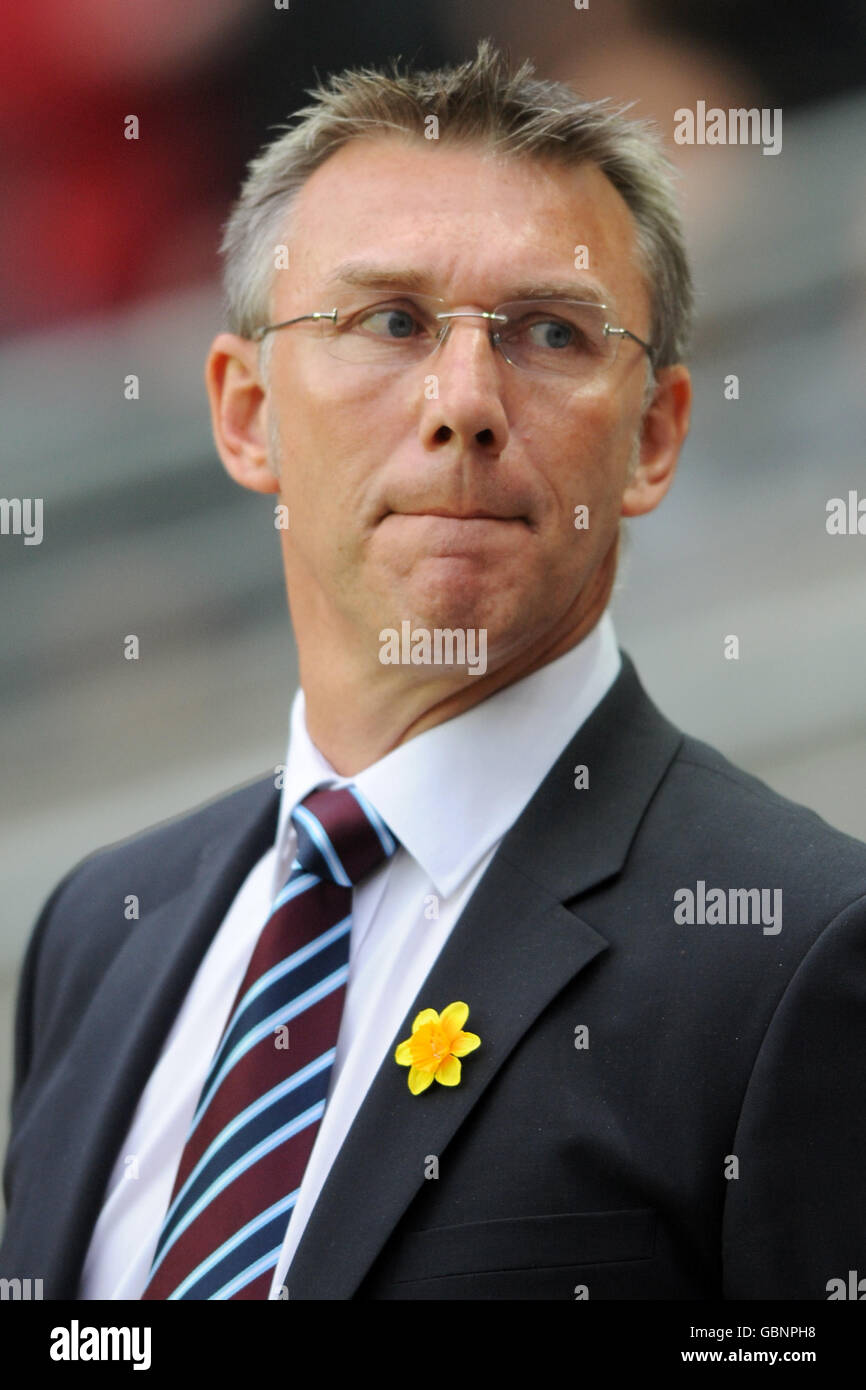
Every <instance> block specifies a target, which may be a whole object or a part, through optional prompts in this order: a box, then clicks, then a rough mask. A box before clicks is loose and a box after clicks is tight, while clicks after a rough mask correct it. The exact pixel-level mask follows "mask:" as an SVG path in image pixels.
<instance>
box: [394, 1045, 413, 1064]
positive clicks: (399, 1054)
mask: <svg viewBox="0 0 866 1390" xmlns="http://www.w3.org/2000/svg"><path fill="white" fill-rule="evenodd" d="M394 1061H395V1062H399V1063H400V1066H401V1067H411V1065H412V1039H411V1038H407V1039H406V1041H405V1042H401V1043H398V1044H397V1050H396V1052H395V1053H394Z"/></svg>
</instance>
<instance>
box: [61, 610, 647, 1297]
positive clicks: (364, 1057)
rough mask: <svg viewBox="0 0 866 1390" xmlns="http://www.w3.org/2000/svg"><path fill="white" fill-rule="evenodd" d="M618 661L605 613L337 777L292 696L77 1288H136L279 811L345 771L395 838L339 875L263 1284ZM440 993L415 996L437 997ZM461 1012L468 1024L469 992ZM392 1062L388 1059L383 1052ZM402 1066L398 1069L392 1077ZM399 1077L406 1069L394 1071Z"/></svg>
mask: <svg viewBox="0 0 866 1390" xmlns="http://www.w3.org/2000/svg"><path fill="white" fill-rule="evenodd" d="M620 665H621V661H620V655H619V651H618V648H617V644H616V636H615V633H614V628H613V620H612V619H611V617H610V615H609V613H605V614H604V616H603V617H602V619H601V621H600V622H599V623H598V624H597V626H596V627H595V628H594V629H593V631H592V632H591V633H590V634H589V635H588V636H587V637H586V638H584V640H583V641H582V642H580V643H579V644H578V645H577V646H576V647H573V648H572V649H571V650H570V651H568V652H566V653H565V655H564V656H561V657H558V658H557V660H555V661H552V662H550V663H549V664H548V665H547V666H543V667H541V669H540V670H538V671H534V672H533V673H532V674H531V675H529V676H525V677H524V678H523V679H522V680H519V681H516V682H515V683H514V684H513V685H509V686H506V687H505V688H504V689H502V690H499V691H497V692H496V693H495V694H494V695H491V696H490V697H489V698H488V699H486V700H483V701H482V702H481V703H480V704H478V705H475V706H474V707H473V708H472V709H470V710H467V711H466V713H465V714H461V715H458V716H457V717H456V718H454V719H450V720H447V721H446V722H445V723H443V724H438V725H437V726H436V727H435V728H433V729H428V730H426V731H425V732H424V733H421V734H418V735H417V736H416V737H415V738H413V739H410V740H409V741H408V742H407V743H405V744H402V745H401V746H400V747H398V748H395V749H394V750H393V751H392V752H390V753H388V754H386V755H385V757H384V758H380V759H379V761H378V762H376V763H373V764H372V765H371V766H370V767H367V768H365V769H364V770H363V772H360V773H358V774H357V775H356V776H355V777H352V778H346V777H340V776H339V775H338V774H337V773H336V772H335V771H334V769H333V768H332V767H331V765H330V763H328V761H327V760H326V759H325V758H324V757H323V756H322V754H321V753H320V752H319V750H318V749H317V748H316V747H315V745H314V744H313V743H312V741H311V739H310V737H309V734H308V733H307V727H306V721H305V716H304V696H303V692H302V691H301V690H299V691H298V692H297V694H296V696H295V699H294V702H293V705H292V710H291V717H290V730H289V744H288V752H287V757H286V765H285V774H284V782H283V788H282V795H281V800H280V810H279V819H278V826H277V835H276V840H275V843H274V845H273V846H272V847H271V848H270V849H269V850H268V851H267V852H266V854H264V855H263V857H262V858H261V859H260V860H259V862H258V863H257V864H256V865H255V866H254V867H253V868H252V869H251V870H250V872H249V874H248V875H247V878H246V879H245V880H244V883H243V884H242V886H241V888H240V890H239V892H238V893H237V896H236V897H235V899H234V901H233V903H232V905H231V907H230V908H229V910H228V913H227V914H226V917H225V919H224V920H223V922H222V925H221V926H220V928H219V930H218V931H217V933H216V935H215V936H214V938H213V940H212V942H211V945H210V947H209V948H208V951H207V953H206V954H205V956H204V957H203V959H202V962H201V964H200V966H199V969H198V971H197V972H196V975H195V978H194V980H193V982H192V985H191V987H190V989H189V991H188V993H187V995H186V998H185V1000H184V1002H183V1004H182V1006H181V1009H180V1012H179V1013H178V1015H177V1018H176V1019H175V1022H174V1025H173V1026H172V1029H171V1031H170V1033H169V1034H168V1036H167V1038H166V1040H165V1043H164V1046H163V1049H162V1052H161V1054H160V1057H159V1060H158V1062H157V1064H156V1066H155V1068H154V1070H153V1072H152V1073H151V1076H150V1079H149V1081H148V1083H147V1085H146V1087H145V1089H144V1091H143V1092H142V1094H141V1098H140V1100H139V1103H138V1107H137V1109H136V1111H135V1115H134V1116H133V1120H132V1123H131V1125H130V1128H129V1131H128V1133H127V1136H126V1139H125V1141H124V1143H123V1145H122V1147H121V1150H120V1153H119V1155H118V1158H117V1162H116V1163H115V1166H114V1169H113V1172H112V1174H111V1177H110V1179H109V1183H108V1187H107V1189H106V1196H105V1199H104V1203H103V1206H102V1209H101V1212H100V1215H99V1218H98V1220H97V1222H96V1226H95V1228H94V1232H93V1236H92V1238H91V1242H90V1247H89V1250H88V1253H87V1257H86V1259H85V1263H84V1268H83V1273H82V1278H81V1282H80V1286H79V1295H78V1296H79V1298H81V1299H103V1298H105V1299H138V1298H140V1297H141V1293H142V1291H143V1289H144V1287H145V1285H146V1284H147V1279H148V1274H149V1271H150V1265H151V1261H152V1259H153V1252H154V1249H155V1246H156V1241H157V1237H158V1235H159V1231H160V1227H161V1225H162V1220H163V1216H164V1215H165V1211H166V1208H167V1206H168V1202H169V1197H170V1195H171V1189H172V1186H173V1184H174V1175H175V1172H176V1171H177V1167H178V1164H179V1162H180V1157H181V1154H182V1152H183V1148H184V1144H185V1142H186V1138H187V1134H188V1131H189V1125H190V1122H191V1119H192V1115H193V1113H194V1111H195V1108H196V1104H197V1102H198V1099H199V1096H200V1093H201V1088H202V1085H203V1083H204V1078H205V1076H206V1074H207V1070H208V1067H209V1064H210V1060H211V1057H212V1056H213V1053H214V1050H215V1048H216V1045H217V1043H218V1041H219V1038H220V1035H221V1033H222V1030H223V1027H224V1025H225V1022H226V1017H227V1014H228V1011H229V1008H230V1006H231V1003H232V1001H233V999H234V997H235V993H236V991H237V989H238V987H239V985H240V982H241V980H242V978H243V976H244V973H245V971H246V967H247V965H248V963H249V960H250V957H251V955H252V953H253V950H254V948H255V944H256V942H257V940H258V937H259V934H260V932H261V930H262V927H263V926H264V924H265V922H266V920H267V918H268V916H269V915H270V908H271V903H272V902H273V900H274V898H275V897H276V895H277V893H278V892H279V890H280V889H281V888H282V887H283V885H284V884H285V882H286V880H287V878H288V876H289V873H290V870H291V864H292V860H293V858H294V853H295V833H294V829H293V827H292V824H291V820H290V816H291V812H292V810H293V809H294V807H295V806H296V805H297V803H298V802H299V801H302V800H303V798H304V797H305V796H307V795H308V794H309V793H310V792H311V791H313V790H314V788H315V787H317V786H320V785H322V784H323V783H327V784H329V785H334V786H345V785H346V784H347V783H348V782H352V783H354V784H356V785H357V786H358V787H359V788H360V790H361V791H362V792H363V793H364V795H365V796H366V797H367V799H368V800H369V801H370V802H371V803H372V805H373V806H374V807H375V808H376V810H377V811H378V812H379V814H380V815H381V816H382V818H383V819H384V820H385V822H386V823H387V825H388V826H389V827H390V829H391V831H392V832H393V834H394V836H395V837H396V839H397V840H398V842H399V847H398V849H397V851H396V853H395V854H394V855H393V856H392V857H391V859H389V860H387V861H386V862H385V863H384V864H383V865H382V867H381V868H379V869H377V870H376V871H375V872H374V873H372V874H370V875H369V877H368V878H367V879H366V880H365V881H364V882H363V883H362V884H361V885H359V887H357V888H356V889H355V890H354V893H353V897H352V929H351V941H350V959H349V980H348V984H347V989H346V998H345V1004H344V1009H343V1016H342V1022H341V1026H340V1035H339V1040H338V1044H337V1052H336V1057H335V1060H334V1066H333V1069H332V1074H331V1078H330V1089H329V1093H328V1102H327V1107H326V1110H325V1114H324V1117H323V1119H322V1122H321V1124H320V1126H319V1131H318V1134H317V1136H316V1141H315V1144H314V1147H313V1150H312V1153H311V1155H310V1159H309V1162H308V1164H307V1167H306V1169H305V1172H304V1177H303V1181H302V1183H301V1187H300V1191H299V1194H298V1200H297V1204H296V1206H295V1208H294V1211H293V1212H292V1214H291V1220H290V1221H289V1224H288V1229H287V1232H286V1237H285V1241H284V1243H283V1248H282V1251H281V1254H280V1259H279V1261H278V1263H277V1266H276V1269H275V1271H274V1279H273V1282H272V1286H271V1293H270V1297H271V1298H278V1297H279V1289H280V1285H281V1284H283V1283H285V1282H286V1272H287V1270H288V1268H289V1266H290V1264H291V1261H292V1257H293V1256H294V1253H295V1250H296V1248H297V1246H298V1243H299V1241H300V1238H301V1236H302V1234H303V1231H304V1227H305V1226H306V1224H307V1221H308V1219H309V1216H310V1213H311V1211H312V1209H313V1206H314V1205H315V1202H316V1199H317V1198H318V1196H319V1193H320V1191H321V1189H322V1186H323V1184H324V1182H325V1179H326V1178H327V1176H328V1173H329V1171H330V1168H331V1165H332V1164H333V1162H334V1159H335V1158H336V1156H337V1153H338V1152H339V1149H340V1147H341V1145H342V1143H343V1140H344V1139H345V1137H346V1135H347V1134H348V1132H349V1129H350V1127H351V1124H352V1121H353V1120H354V1118H355V1114H356V1112H357V1110H358V1108H359V1106H360V1104H361V1101H362V1100H363V1098H364V1096H365V1094H366V1092H367V1090H368V1089H369V1087H370V1085H371V1083H372V1081H373V1079H374V1077H375V1075H376V1073H377V1071H378V1070H379V1067H380V1065H381V1063H382V1061H383V1059H384V1058H385V1057H386V1056H387V1055H388V1054H389V1053H390V1052H391V1051H392V1049H393V1047H394V1045H395V1041H399V1039H398V1038H397V1036H396V1035H397V1032H398V1030H399V1029H400V1028H401V1027H402V1026H403V1025H404V1019H405V1016H406V1014H407V1012H408V1010H409V1009H410V1007H411V1005H412V1003H413V1001H414V999H415V997H416V995H417V993H418V991H419V989H420V988H421V986H422V985H423V983H424V980H425V979H426V977H427V975H428V974H429V972H430V970H431V968H432V966H433V964H434V962H435V960H436V958H437V956H438V955H439V952H440V951H441V950H442V947H443V946H444V944H445V942H446V941H447V939H448V936H449V935H450V933H451V930H452V928H453V927H454V925H455V923H456V922H457V920H458V918H459V917H460V914H461V913H462V911H463V908H464V907H465V905H466V903H467V902H468V900H469V898H470V896H471V894H472V892H473V890H474V888H475V886H476V884H477V883H478V881H479V879H480V878H481V875H482V874H483V873H484V870H485V869H486V868H487V865H488V864H489V862H490V860H491V858H492V857H493V855H494V853H495V852H496V849H497V847H498V845H499V842H500V840H501V839H502V837H503V835H504V834H505V832H506V831H507V830H508V829H509V828H510V826H511V825H513V823H514V821H515V820H516V819H517V817H518V816H519V815H520V812H521V811H522V810H523V808H524V807H525V806H526V804H527V802H528V801H529V800H530V799H531V797H532V795H533V793H534V792H535V791H536V790H537V788H538V786H539V785H540V783H541V781H542V780H543V778H544V776H545V775H546V773H547V772H548V771H549V770H550V768H551V767H552V765H553V763H554V762H555V761H556V759H557V757H558V756H559V754H560V753H561V752H562V750H563V748H564V747H565V746H566V744H567V743H568V742H569V741H570V740H571V739H572V738H573V737H574V734H575V733H576V731H577V729H578V728H579V727H580V726H581V724H583V723H584V722H585V721H586V719H587V718H588V717H589V715H590V714H591V713H592V711H593V710H594V709H595V707H596V705H597V704H598V703H599V701H600V700H601V699H602V697H603V696H604V695H605V693H606V692H607V690H608V689H609V688H610V686H611V685H612V684H613V682H614V680H615V679H616V676H617V674H618V672H619V669H620ZM452 1002H453V1001H452V1000H450V999H425V1000H423V1001H422V1004H423V1006H424V1007H425V1008H433V1009H443V1008H444V1007H445V1006H446V1005H447V1004H450V1003H452ZM466 1002H467V1003H468V1004H469V1006H470V1014H469V1020H468V1024H467V1026H468V1027H469V1028H471V1027H472V1013H471V1008H472V1001H471V1000H467V1001H466ZM394 1065H395V1067H396V1065H397V1064H396V1062H395V1064H394ZM403 1076H404V1073H403V1072H402V1070H401V1077H403ZM404 1084H405V1081H404Z"/></svg>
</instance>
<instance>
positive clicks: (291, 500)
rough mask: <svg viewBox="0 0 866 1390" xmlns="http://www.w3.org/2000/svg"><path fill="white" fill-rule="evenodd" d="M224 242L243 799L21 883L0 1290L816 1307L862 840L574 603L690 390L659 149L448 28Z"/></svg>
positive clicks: (856, 991)
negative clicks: (267, 564) (258, 689)
mask: <svg viewBox="0 0 866 1390" xmlns="http://www.w3.org/2000/svg"><path fill="white" fill-rule="evenodd" d="M225 252H226V257H227V274H226V282H227V289H228V299H229V323H230V328H231V331H230V332H227V333H222V334H220V335H219V336H218V337H217V339H216V341H215V342H214V344H213V346H212V349H211V353H210V356H209V359H208V365H207V385H208V391H209V395H210V401H211V410H212V418H213V426H214V435H215V439H216V443H217V448H218V450H219V453H220V456H221V458H222V460H223V463H224V464H225V466H226V468H227V469H228V471H229V473H230V474H231V476H232V477H233V478H234V479H235V480H236V481H237V482H239V483H240V484H241V485H242V486H245V487H248V488H251V489H253V490H257V491H260V492H262V493H265V494H272V495H274V496H275V497H276V498H278V501H277V502H276V508H277V510H276V513H275V515H276V518H277V521H278V525H279V535H280V539H281V545H282V554H283V560H284V568H285V573H286V582H287V591H288V599H289V605H290V609H291V616H292V623H293V626H294V631H295V635H296V638H297V644H298V651H299V658H300V674H301V690H300V691H299V692H298V694H297V696H296V698H295V701H294V704H293V706H292V717H291V736H290V742H289V749H288V757H287V764H286V769H285V778H284V785H282V787H281V788H280V789H275V787H274V784H273V781H272V779H265V780H263V781H260V782H257V783H254V784H253V785H252V786H249V787H245V788H242V789H240V790H239V791H236V792H233V793H232V794H230V795H228V796H227V797H225V798H223V799H221V800H219V801H217V802H215V803H213V804H211V805H209V806H206V807H204V808H203V809H199V810H197V811H195V812H193V813H192V814H189V815H187V816H186V817H184V818H183V819H181V820H178V821H175V822H172V823H171V824H169V825H165V826H160V827H157V828H156V829H154V830H151V831H149V832H148V833H146V834H145V835H143V836H141V837H138V838H136V839H135V840H133V841H131V842H128V843H125V844H122V845H118V846H114V847H112V848H110V849H108V850H105V851H103V852H102V853H100V854H99V855H97V856H95V857H92V858H91V859H89V860H87V861H86V862H85V863H84V864H82V865H80V866H78V867H77V868H76V869H74V870H73V871H72V872H71V873H70V874H69V875H68V876H67V878H66V879H65V880H64V881H63V882H62V883H61V884H60V885H59V887H58V888H57V889H56V890H55V892H54V894H53V895H52V897H51V898H50V900H49V902H48V903H47V905H46V907H45V909H44V911H43V914H42V917H41V919H40V922H39V923H38V925H37V928H36V931H35V933H34V936H33V940H32V943H31V946H30V949H29V952H28V956H27V960H26V962H25V967H24V972H23V978H22V984H21V993H20V1005H19V1012H18V1024H17V1038H16V1053H17V1055H16V1063H17V1066H16V1084H15V1097H14V1105H13V1136H12V1141H11V1144H10V1149H9V1156H8V1162H7V1172H6V1184H7V1196H8V1203H9V1219H8V1226H7V1232H6V1237H5V1243H4V1246H3V1261H2V1273H3V1275H5V1276H7V1277H22V1278H23V1277H28V1276H29V1277H41V1278H42V1279H43V1280H44V1288H45V1294H46V1296H48V1297H52V1298H70V1297H78V1298H82V1299H92V1298H103V1297H107V1298H127V1299H137V1298H141V1297H144V1298H145V1299H153V1298H158V1299H164V1298H189V1299H205V1298H208V1299H218V1300H220V1299H230V1298H231V1299H261V1298H268V1297H270V1298H280V1297H289V1298H291V1299H348V1298H388V1299H391V1298H408V1299H418V1298H420V1299H424V1298H432V1299H450V1298H482V1299H484V1298H494V1297H500V1298H501V1297H505V1298H519V1299H539V1298H553V1299H563V1298H565V1299H574V1298H592V1299H645V1298H651V1299H681V1298H689V1299H691V1298H720V1297H724V1298H730V1299H740V1298H744V1299H762V1298H786V1299H801V1298H806V1299H821V1298H826V1297H827V1292H828V1289H829V1288H830V1281H832V1280H834V1279H837V1278H839V1277H842V1278H845V1277H847V1271H849V1270H850V1269H856V1268H857V1267H858V1261H859V1262H862V1258H863V1250H864V1234H866V1230H864V1228H866V1216H864V1211H866V1203H864V1200H863V1198H864V1186H866V1183H864V1176H863V1164H862V1154H863V1152H864V1142H863V1141H864V1137H866V1135H864V1129H866V1121H864V1110H863V1105H862V1096H863V1093H864V1082H866V1062H864V1057H866V1048H864V1046H863V1043H864V1041H866V1038H864V1033H866V1028H864V1007H863V1006H864V994H866V983H864V968H863V967H864V950H866V847H864V846H863V845H861V844H859V843H857V842H855V841H853V840H851V839H849V838H847V837H845V836H843V835H841V834H839V833H837V832H835V831H833V830H831V829H830V828H829V827H828V826H827V825H825V824H824V823H823V822H822V821H821V820H820V819H819V818H818V817H816V816H815V815H813V814H812V813H810V812H808V811H806V810H805V809H803V808H800V807H797V806H794V805H792V804H791V803H790V802H787V801H785V800H783V799H782V798H780V797H778V796H776V795H775V794H774V793H773V792H772V791H770V790H769V789H768V788H767V787H765V786H763V785H762V784H761V783H759V782H758V781H756V780H755V779H754V778H752V777H749V776H747V775H746V774H744V773H742V772H740V771H738V770H737V769H735V768H734V767H732V766H731V765H730V764H729V763H728V762H727V761H726V760H725V759H724V758H723V757H722V756H721V755H720V754H719V753H717V752H715V751H714V750H712V749H710V748H708V747H707V746H706V745H704V744H702V743H699V742H697V741H695V740H693V739H691V738H688V737H685V736H683V735H682V734H681V733H680V732H679V731H678V730H676V729H675V728H674V727H673V726H672V725H671V724H670V723H668V722H667V721H666V720H665V719H664V718H663V716H662V715H660V714H659V712H658V711H657V710H656V709H655V707H654V706H653V705H652V704H651V702H650V701H649V699H648V698H647V696H646V695H645V693H644V692H643V690H642V688H641V686H640V683H639V681H638V678H637V675H636V673H635V671H634V668H633V666H632V664H631V663H630V661H629V659H628V657H627V656H625V654H622V653H620V652H619V651H618V649H617V646H616V642H615V638H614V635H613V629H612V624H611V620H610V617H609V615H608V614H607V604H608V600H609V597H610V593H611V588H612V585H613V581H614V576H615V569H616V557H617V549H618V539H619V528H620V525H621V519H622V518H623V517H630V516H638V515H642V514H645V513H647V512H650V511H652V510H653V509H654V508H655V507H656V506H658V504H659V503H660V502H661V500H662V498H663V497H664V496H665V494H666V492H667V490H668V488H669V487H670V485H671V482H672V479H673V476H674V470H675V467H676V462H677V458H678V455H679V451H680V448H681V446H682V443H683V440H684V438H685V435H686V432H687V428H688V418H689V406H690V385H689V375H688V371H687V369H686V367H685V366H684V365H683V361H682V358H683V356H684V353H685V345H686V340H687V336H688V326H689V316H690V306H691V291H690V281H689V274H688V268H687V264H686V260H685V256H684V253H683V249H682V238H681V232H680V227H679V221H678V217H677V213H676V208H675V204H674V201H673V198H672V195H671V191H670V183H669V174H668V170H667V167H666V165H665V162H664V160H663V158H662V156H661V154H660V152H659V149H658V147H657V145H656V143H655V140H654V138H653V137H652V136H651V135H650V134H649V133H648V132H647V131H645V130H644V129H642V128H641V127H640V126H638V125H636V124H635V123H632V122H628V121H626V120H625V119H624V118H623V117H622V116H618V115H615V114H613V113H611V112H610V111H608V110H607V109H606V108H605V107H604V106H600V105H597V104H592V103H582V102H580V101H579V100H578V99H577V98H576V97H574V96H573V94H571V93H570V92H569V91H568V90H567V89H565V88H562V87H557V86H554V85H551V84H545V83H539V82H537V81H535V80H534V79H532V78H531V76H530V73H529V71H528V70H527V69H526V68H524V69H522V70H521V71H520V72H518V73H516V74H512V73H510V72H509V71H508V70H507V68H506V66H505V64H504V62H503V60H502V59H501V58H500V57H499V56H498V55H497V54H496V53H495V52H494V51H493V50H492V49H491V48H490V46H489V45H488V44H482V45H480V46H479V50H478V54H477V56H476V58H475V59H474V60H473V62H472V63H469V64H465V65H463V66H462V67H460V68H457V69H454V70H447V71H442V72H437V73H432V74H426V75H425V74H415V75H407V74H400V73H399V72H397V71H396V70H395V72H394V73H393V74H391V75H385V74H380V73H374V72H370V71H364V72H362V73H356V74H345V73H344V74H342V75H340V77H338V78H336V79H333V80H332V82H331V85H330V87H329V88H327V89H323V90H320V91H319V92H318V93H317V94H315V99H314V102H313V104H312V105H311V106H310V107H308V108H306V109H305V110H304V111H303V112H302V113H300V117H299V124H298V126H297V127H296V129H295V130H293V131H290V132H288V133H287V134H285V135H283V136H281V137H280V138H279V139H278V140H277V141H275V142H274V144H273V145H271V146H270V148H269V149H267V150H265V152H264V153H263V154H262V155H261V156H260V157H259V159H258V160H257V161H255V162H254V164H253V165H252V166H251V171H250V176H249V179H248V182H247V184H246V186H245V189H244V193H243V195H242V197H241V200H240V202H239V204H238V206H237V208H236V209H235V212H234V214H233V217H232V220H231V221H230V223H229V226H228V230H227V233H226V239H225ZM129 895H134V896H135V897H136V898H137V899H138V901H139V903H140V909H141V915H140V920H139V921H138V922H137V923H136V924H134V925H133V926H130V923H129V922H128V921H127V920H125V917H124V903H125V901H126V900H128V897H129Z"/></svg>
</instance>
